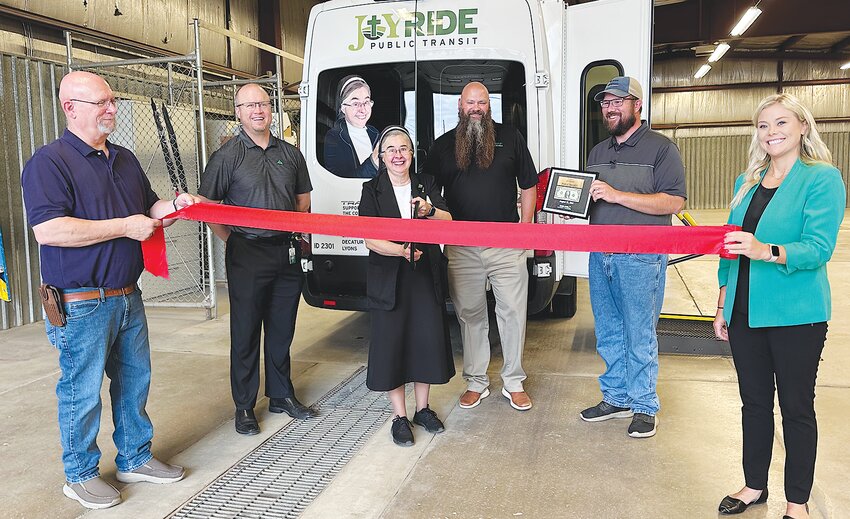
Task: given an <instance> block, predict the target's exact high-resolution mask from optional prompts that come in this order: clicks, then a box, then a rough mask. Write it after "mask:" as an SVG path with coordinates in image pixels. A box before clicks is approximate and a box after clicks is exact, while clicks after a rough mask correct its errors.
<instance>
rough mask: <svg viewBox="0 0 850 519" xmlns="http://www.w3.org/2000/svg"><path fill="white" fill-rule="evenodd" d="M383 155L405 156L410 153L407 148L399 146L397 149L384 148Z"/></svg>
mask: <svg viewBox="0 0 850 519" xmlns="http://www.w3.org/2000/svg"><path fill="white" fill-rule="evenodd" d="M384 153H386V154H387V155H407V154H408V153H410V148H409V147H408V146H399V147H398V148H385V149H384Z"/></svg>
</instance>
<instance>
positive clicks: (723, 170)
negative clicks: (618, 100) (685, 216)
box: [652, 59, 850, 209]
mask: <svg viewBox="0 0 850 519" xmlns="http://www.w3.org/2000/svg"><path fill="white" fill-rule="evenodd" d="M702 63H704V61H703V60H696V59H679V60H668V61H660V62H656V63H655V64H654V66H653V70H652V88H653V94H652V124H653V126H656V127H661V128H665V129H662V130H661V131H662V133H664V134H665V135H667V136H668V137H670V138H671V139H673V140H674V141H675V142H676V144H678V146H679V149H680V150H681V152H682V159H683V162H684V163H685V174H686V180H687V184H688V203H687V207H688V208H690V209H722V208H726V207H729V202H730V201H731V199H732V194H733V193H732V190H733V188H734V183H735V178H736V177H737V176H738V175H739V174H740V173H741V172H742V171H743V170H744V168H745V167H746V163H747V150H748V148H749V145H750V140H751V137H752V134H753V126H752V117H753V112H754V111H755V108H756V107H757V106H758V104H759V102H760V101H761V100H762V99H763V98H764V97H766V96H768V95H771V94H774V93H776V92H777V87H778V84H779V77H778V74H779V71H778V67H777V62H776V60H742V59H734V60H732V59H730V60H721V61H720V62H718V63H715V64H713V65H712V67H713V68H712V70H711V72H710V73H709V74H708V75H707V76H705V77H704V78H702V79H701V80H695V79H694V77H693V73H694V71H695V70H696V69H698V68H699V66H700V65H701V64H702ZM841 65H842V63H841V62H836V61H825V60H824V61H816V60H812V61H802V60H793V61H792V60H787V61H784V62H783V63H782V81H783V82H815V81H820V80H832V79H845V80H847V79H848V78H850V71H847V70H841V69H840V66H841ZM740 83H763V84H764V86H755V87H748V88H722V89H713V90H701V91H676V92H657V91H655V90H656V89H658V90H663V89H664V88H666V87H684V88H685V89H687V88H689V87H696V86H703V85H724V86H727V87H728V86H729V85H735V84H740ZM782 91H783V92H787V93H789V94H793V95H795V96H797V97H798V98H799V99H800V100H801V101H802V102H803V104H804V105H806V106H807V107H808V108H809V109H810V110H811V111H812V113H813V115H814V116H815V119H816V120H818V130H819V131H820V133H821V137H822V138H823V139H824V141H825V142H826V144H827V146H828V147H829V149H830V151H832V155H833V162H834V163H835V165H836V166H837V167H838V169H839V170H841V173H842V175H843V176H844V183H845V185H850V182H848V181H849V180H850V176H848V175H850V119H848V115H849V114H848V113H847V107H848V106H850V81H848V82H845V83H841V84H830V85H822V84H810V85H793V86H789V85H786V86H783V88H782ZM831 120H838V121H835V122H832V121H831ZM848 199H850V197H848Z"/></svg>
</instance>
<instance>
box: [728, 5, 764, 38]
mask: <svg viewBox="0 0 850 519" xmlns="http://www.w3.org/2000/svg"><path fill="white" fill-rule="evenodd" d="M760 15H761V9H759V8H758V7H755V6H753V7H750V8H749V9H747V12H745V13H744V16H742V17H741V19H740V20H738V23H736V24H735V27H733V28H732V31H731V32H730V33H729V34H731V35H732V36H740V35H742V34H744V32H745V31H746V30H747V29H749V28H750V25H752V24H753V22H754V21H756V18H758V17H759V16H760Z"/></svg>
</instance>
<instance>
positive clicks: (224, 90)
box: [204, 78, 301, 283]
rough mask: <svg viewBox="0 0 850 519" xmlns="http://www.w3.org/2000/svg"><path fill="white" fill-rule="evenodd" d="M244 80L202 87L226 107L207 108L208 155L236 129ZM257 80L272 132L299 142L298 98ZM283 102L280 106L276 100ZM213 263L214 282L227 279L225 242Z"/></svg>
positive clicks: (218, 244)
mask: <svg viewBox="0 0 850 519" xmlns="http://www.w3.org/2000/svg"><path fill="white" fill-rule="evenodd" d="M244 83H245V82H244V81H220V82H214V83H209V84H207V85H206V86H205V87H204V92H205V93H206V94H207V95H209V96H210V97H211V98H214V99H217V100H226V106H227V108H226V109H224V110H222V109H220V107H219V109H216V110H210V109H206V113H207V117H206V133H207V154H208V155H212V154H213V152H215V151H216V150H217V149H219V148H220V147H221V146H223V145H224V143H226V142H227V141H228V140H230V139H231V138H233V137H234V136H235V135H236V134H237V133H238V132H239V131H240V125H239V121H238V120H237V119H236V115H235V112H234V109H235V104H236V103H235V96H236V92H237V90H239V87H240V86H241V85H242V84H244ZM257 83H258V84H259V85H260V86H262V87H263V88H264V89H265V90H266V92H267V93H268V94H269V98H270V99H271V101H272V125H271V128H270V130H271V133H272V135H274V136H275V137H277V138H279V139H283V140H285V141H286V142H288V143H290V144H292V145H293V146H297V145H298V130H299V127H298V125H297V122H300V120H301V100H300V99H299V98H298V96H278V95H277V93H276V88H275V81H274V80H273V79H267V78H263V79H259V80H257ZM281 102H282V103H283V104H282V105H280V104H279V103H281ZM281 113H283V114H284V115H283V125H281V122H280V119H281V117H280V114H281ZM281 126H282V127H281ZM213 262H214V267H215V269H214V271H215V281H216V282H219V283H221V282H226V281H227V279H226V272H225V268H224V244H223V243H222V242H221V240H219V239H216V240H214V243H213Z"/></svg>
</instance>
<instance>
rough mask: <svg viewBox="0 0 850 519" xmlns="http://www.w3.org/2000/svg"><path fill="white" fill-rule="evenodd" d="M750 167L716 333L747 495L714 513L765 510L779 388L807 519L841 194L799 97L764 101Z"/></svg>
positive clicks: (795, 510) (722, 279) (735, 207)
mask: <svg viewBox="0 0 850 519" xmlns="http://www.w3.org/2000/svg"><path fill="white" fill-rule="evenodd" d="M753 123H754V124H755V127H756V128H755V132H754V134H753V140H752V143H751V145H750V156H749V165H748V167H747V170H746V171H745V172H744V173H743V174H742V175H741V176H740V177H739V178H738V180H737V182H736V183H735V196H734V198H733V200H732V211H731V213H730V214H729V223H730V224H735V225H739V226H741V227H742V230H741V231H735V232H730V233H728V234H727V235H726V238H725V247H726V249H727V250H728V251H729V252H730V253H732V254H737V255H738V259H734V260H726V259H721V260H720V267H719V269H718V280H719V283H720V295H719V297H718V300H717V301H718V302H717V315H716V317H715V319H714V331H715V334H716V335H717V337H718V338H719V339H722V340H728V341H729V344H730V346H731V349H732V357H733V359H734V361H735V370H736V371H737V373H738V387H739V390H740V394H741V401H742V403H743V406H742V408H741V413H742V425H743V438H744V445H743V451H744V452H743V468H744V479H745V486H744V487H743V488H742V489H741V490H739V491H738V492H736V493H734V494H731V495H729V496H726V497H725V498H724V499H723V501H722V502H721V503H720V507H719V511H720V512H721V513H724V514H737V513H741V512H743V511H744V510H746V509H747V507H748V506H749V505H752V504H759V503H764V502H766V501H767V495H768V493H767V474H768V470H769V468H770V459H771V455H772V453H771V449H772V446H773V436H774V435H773V433H774V430H773V428H774V424H773V398H774V380H775V381H776V388H777V390H778V392H779V407H780V409H781V411H782V424H783V432H784V438H785V451H786V457H785V498H786V501H787V505H786V515H785V516H784V517H786V518H788V517H790V518H808V517H809V514H808V506H807V505H806V503H807V501H808V500H809V494H810V493H811V490H812V482H813V479H814V470H815V455H816V453H817V421H816V420H815V410H814V399H815V379H816V377H817V369H818V362H819V361H820V355H821V351H822V350H823V346H824V342H825V341H826V330H827V321H828V320H829V318H830V312H831V303H830V290H829V281H828V279H827V275H826V263H827V262H828V261H829V259H830V257H831V256H832V253H833V250H834V249H835V242H836V240H837V238H838V228H839V225H840V224H841V220H842V219H843V218H844V208H845V205H846V191H845V187H844V182H843V181H842V179H841V173H840V172H839V171H838V170H837V169H836V168H835V167H834V166H832V154H831V153H830V152H829V150H828V149H827V147H826V145H825V144H824V143H823V141H822V140H821V138H820V135H819V134H818V131H817V128H816V127H815V121H814V118H813V117H812V114H811V112H810V111H809V110H808V109H807V108H806V107H804V106H803V105H802V104H800V102H799V101H798V100H797V99H796V98H795V97H793V96H791V95H788V94H776V95H772V96H769V97H767V98H765V99H764V100H763V101H762V102H761V104H760V105H759V107H758V109H757V110H756V114H755V117H754V118H753Z"/></svg>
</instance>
